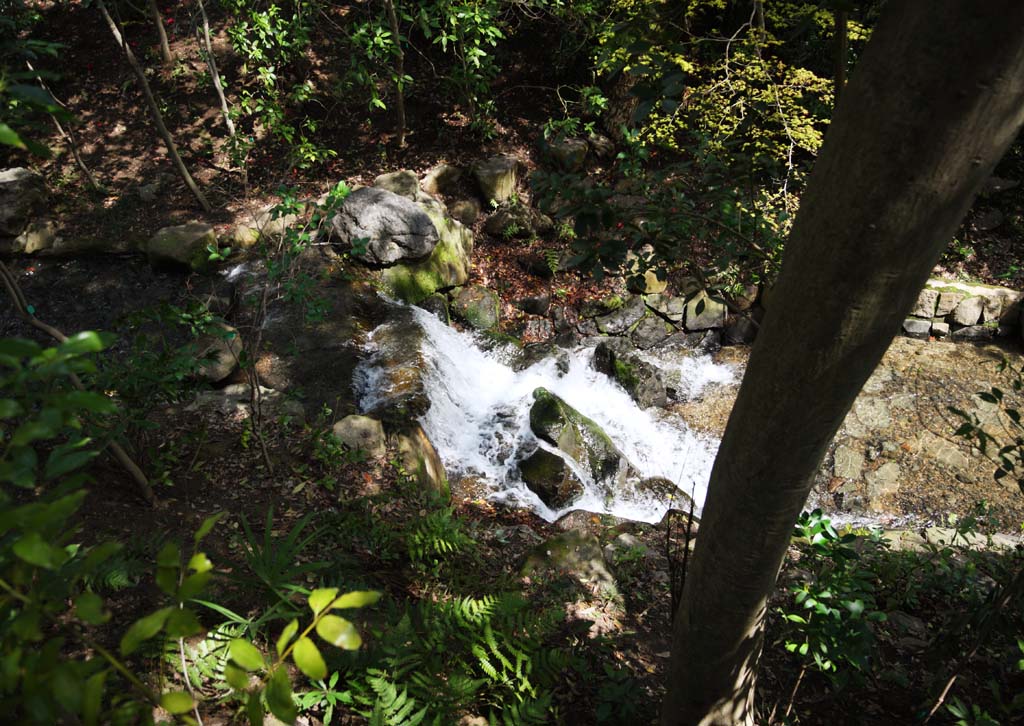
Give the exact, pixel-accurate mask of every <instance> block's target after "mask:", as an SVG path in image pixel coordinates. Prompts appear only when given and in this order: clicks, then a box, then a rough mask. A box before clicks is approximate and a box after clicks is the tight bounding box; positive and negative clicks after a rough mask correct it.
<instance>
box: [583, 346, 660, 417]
mask: <svg viewBox="0 0 1024 726" xmlns="http://www.w3.org/2000/svg"><path fill="white" fill-rule="evenodd" d="M594 368H596V369H597V370H599V371H601V372H602V373H604V374H605V375H607V376H609V377H611V378H612V379H614V380H615V381H616V382H617V383H618V384H619V385H620V386H622V387H623V388H624V389H625V390H626V392H627V393H628V394H629V395H630V397H631V398H632V399H633V400H634V401H636V404H637V405H638V406H639V407H640V408H651V407H655V406H656V407H664V406H665V405H667V404H668V396H667V394H666V392H665V383H664V382H663V381H662V379H661V375H660V374H659V373H658V370H657V369H656V368H655V367H654V366H652V365H651V364H650V363H648V362H647V361H644V360H641V359H640V358H639V357H638V356H635V355H622V354H621V353H619V352H617V351H616V349H615V347H614V346H612V345H609V344H608V343H601V344H599V345H598V346H597V348H595V349H594Z"/></svg>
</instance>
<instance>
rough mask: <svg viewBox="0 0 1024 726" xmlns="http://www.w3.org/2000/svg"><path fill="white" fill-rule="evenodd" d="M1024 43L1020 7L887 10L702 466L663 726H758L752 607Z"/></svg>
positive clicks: (1003, 130) (1013, 0)
mask: <svg viewBox="0 0 1024 726" xmlns="http://www.w3.org/2000/svg"><path fill="white" fill-rule="evenodd" d="M1021 27H1024V3H1021V2H1020V1H1019V0H989V2H984V3H978V2H975V1H974V0H949V1H948V2H943V3H920V2H917V1H916V0H890V2H889V3H887V4H886V7H885V11H884V13H883V17H882V20H881V22H880V23H879V25H878V28H877V29H876V30H875V33H874V36H873V38H872V39H871V42H870V43H869V45H868V48H867V49H866V51H865V53H864V56H863V58H862V60H861V61H860V62H859V64H858V66H857V67H856V68H855V70H854V73H853V75H852V78H851V81H850V84H849V85H848V86H847V89H846V92H845V94H846V96H847V100H846V101H844V102H843V104H842V106H840V107H839V108H838V109H837V113H836V116H835V118H834V120H833V121H832V124H831V126H830V128H829V130H828V133H827V135H826V139H825V143H824V146H823V148H822V150H821V154H820V156H819V158H818V161H817V163H816V164H815V167H814V170H813V173H812V175H811V178H810V180H809V182H808V188H807V192H806V193H805V194H804V197H803V200H802V202H801V207H800V213H799V214H798V216H797V220H796V223H795V225H794V228H793V231H792V234H791V235H790V239H789V241H788V243H787V246H786V251H785V256H784V261H783V267H782V272H781V274H780V277H779V280H778V283H777V285H776V288H775V290H774V294H773V295H772V302H773V304H772V305H771V306H770V307H769V309H768V313H767V315H766V317H765V320H764V323H763V324H762V326H761V330H760V333H759V335H758V340H757V344H756V345H755V347H754V350H753V353H752V355H751V358H750V362H749V365H748V367H747V372H746V375H745V376H744V379H743V384H742V386H741V388H740V393H739V397H738V399H737V401H736V406H735V408H734V409H733V412H732V415H731V416H730V418H729V424H728V426H727V428H726V432H725V436H724V437H723V439H722V444H721V447H720V448H719V451H718V456H717V458H716V460H715V466H714V469H713V471H712V474H711V482H710V485H709V490H708V496H707V501H706V502H705V505H704V510H703V513H702V522H701V530H700V535H699V536H698V538H697V546H696V550H695V552H694V556H693V559H692V560H691V563H690V572H689V573H688V574H687V577H686V586H685V589H684V593H683V599H682V603H681V605H680V608H679V611H678V612H677V613H676V617H675V623H674V633H673V643H672V662H671V665H670V674H669V683H668V693H667V696H666V700H665V703H664V704H663V710H662V724H664V725H666V726H669V725H671V726H676V725H680V726H695V725H698V724H699V725H701V726H705V725H716V726H718V725H721V726H734V725H735V724H753V723H754V715H753V694H754V684H755V679H756V669H757V661H758V658H759V656H760V652H761V641H762V635H763V619H764V614H765V609H766V607H767V601H768V597H769V595H770V593H771V592H772V590H773V588H774V586H775V580H776V577H777V574H778V571H779V568H780V566H781V564H782V560H783V557H784V555H785V552H786V548H787V546H788V544H789V540H790V535H791V532H792V530H793V526H794V524H795V522H796V519H797V517H798V516H799V513H800V510H801V509H802V507H803V506H804V503H805V501H806V498H807V495H808V493H809V491H810V488H811V483H812V480H813V477H814V475H815V472H816V471H817V469H818V467H819V466H820V464H821V460H822V457H823V455H824V453H825V450H826V448H827V446H828V444H829V442H830V441H831V440H832V437H833V436H834V435H835V432H836V430H837V429H838V427H839V425H840V424H841V422H842V421H843V418H844V417H845V416H846V413H847V412H848V411H849V408H850V406H851V405H852V403H853V401H854V399H855V397H856V396H857V394H858V392H859V391H860V389H861V386H862V385H863V384H864V381H865V380H866V379H867V378H868V376H869V375H870V374H871V372H872V371H873V370H874V368H875V366H876V365H877V364H878V361H879V360H880V359H881V357H882V355H883V353H884V352H885V350H886V348H887V347H888V345H889V343H890V342H891V340H892V337H893V336H894V335H895V334H896V332H897V331H898V330H899V327H900V324H901V323H902V321H903V319H904V316H905V315H906V314H907V313H908V312H909V310H910V308H911V306H912V305H913V303H914V301H915V299H916V297H917V294H918V292H919V291H920V290H921V288H922V286H923V285H924V283H925V281H926V280H927V278H928V275H929V273H930V271H931V269H932V267H933V266H934V264H935V263H936V261H937V260H938V257H939V255H940V254H941V252H942V249H943V248H944V247H945V245H946V244H947V243H948V241H949V239H950V238H951V237H952V235H953V233H954V232H955V230H956V227H957V224H958V223H959V222H960V220H961V219H962V217H963V215H964V214H965V213H966V211H967V209H968V207H969V206H970V203H971V201H972V200H973V198H974V195H975V194H976V192H977V190H978V188H979V187H980V185H981V183H982V182H983V181H984V180H985V178H986V177H987V176H988V174H989V173H990V172H991V170H992V167H993V166H994V165H995V163H996V162H997V161H998V159H999V158H1000V156H1001V155H1002V154H1003V152H1004V151H1005V150H1006V149H1007V147H1008V146H1009V144H1010V143H1011V142H1012V141H1013V139H1014V137H1015V135H1016V133H1017V130H1018V129H1019V127H1020V126H1021V123H1022V122H1024V35H1022V34H1021V33H1020V28H1021ZM950 28H956V29H957V32H956V33H952V34H951V33H950ZM951 57H955V58H956V59H957V63H955V64H952V65H951V64H950V63H949V58H951Z"/></svg>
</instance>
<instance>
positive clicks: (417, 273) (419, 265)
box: [380, 205, 473, 304]
mask: <svg viewBox="0 0 1024 726" xmlns="http://www.w3.org/2000/svg"><path fill="white" fill-rule="evenodd" d="M420 209H422V210H423V212H424V213H425V214H426V215H427V218H428V221H429V222H430V223H431V224H432V229H434V231H435V233H436V235H437V243H436V245H435V246H434V248H433V251H431V253H430V256H429V257H428V258H427V259H425V260H422V261H419V262H403V263H401V264H397V265H394V266H392V267H388V268H385V269H384V270H382V271H381V273H380V275H381V280H382V282H383V283H384V287H385V288H386V289H387V290H388V291H389V292H391V294H392V295H394V296H395V297H397V298H398V299H399V300H404V301H405V302H410V303H414V304H415V303H418V302H420V301H421V300H423V299H425V298H427V297H429V296H430V295H432V294H433V293H435V292H437V291H438V290H445V289H448V288H451V287H455V286H457V285H463V284H465V283H466V281H467V280H469V273H470V269H471V267H472V255H473V233H472V232H471V231H470V230H469V229H467V228H466V227H464V226H463V225H462V224H461V223H459V222H457V221H455V220H454V219H451V218H449V217H447V216H445V214H444V213H443V212H442V211H441V210H439V209H437V208H434V207H429V206H423V205H420Z"/></svg>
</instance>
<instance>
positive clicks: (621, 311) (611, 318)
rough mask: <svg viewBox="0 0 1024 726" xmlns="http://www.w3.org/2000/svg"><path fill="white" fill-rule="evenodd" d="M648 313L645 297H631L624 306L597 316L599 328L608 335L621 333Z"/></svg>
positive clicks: (596, 320)
mask: <svg viewBox="0 0 1024 726" xmlns="http://www.w3.org/2000/svg"><path fill="white" fill-rule="evenodd" d="M646 314H647V306H646V305H645V304H644V301H643V298H640V297H634V298H630V299H629V300H628V301H626V302H625V304H623V305H622V307H620V308H618V309H617V310H614V311H612V312H610V313H607V314H605V315H601V316H599V317H597V318H595V322H596V323H597V328H598V330H600V331H601V332H602V333H604V334H606V335H621V334H622V333H625V332H626V331H627V330H629V329H630V328H632V327H633V326H634V325H635V324H636V323H638V322H640V320H641V318H643V317H644V316H645V315H646Z"/></svg>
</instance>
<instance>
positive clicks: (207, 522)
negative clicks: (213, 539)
mask: <svg viewBox="0 0 1024 726" xmlns="http://www.w3.org/2000/svg"><path fill="white" fill-rule="evenodd" d="M225 514H226V512H217V513H216V514H214V515H212V516H209V517H207V518H206V519H204V520H203V523H202V524H200V525H199V529H197V530H196V534H195V537H194V540H195V543H196V544H197V545H198V544H199V542H200V540H202V539H203V537H205V536H206V535H208V534H209V533H210V532H211V531H212V530H213V527H214V525H216V524H217V522H219V521H220V520H221V519H222V518H223V517H224V515H225Z"/></svg>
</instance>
